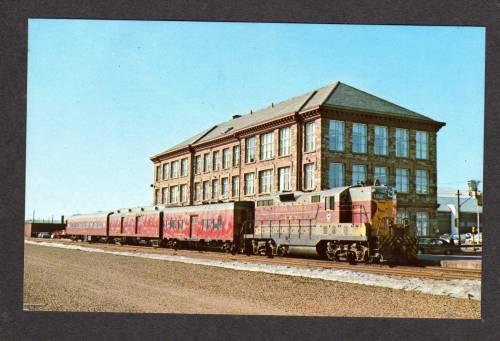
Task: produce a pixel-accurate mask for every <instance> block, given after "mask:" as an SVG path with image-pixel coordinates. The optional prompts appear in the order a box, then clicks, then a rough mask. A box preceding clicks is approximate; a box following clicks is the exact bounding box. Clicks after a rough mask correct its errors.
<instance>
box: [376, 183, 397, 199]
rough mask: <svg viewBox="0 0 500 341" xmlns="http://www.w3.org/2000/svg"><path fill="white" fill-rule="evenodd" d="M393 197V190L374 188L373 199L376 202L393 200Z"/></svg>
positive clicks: (383, 187) (382, 187)
mask: <svg viewBox="0 0 500 341" xmlns="http://www.w3.org/2000/svg"><path fill="white" fill-rule="evenodd" d="M392 196H393V191H392V188H390V187H386V186H381V187H374V188H373V199H375V200H391V199H392Z"/></svg>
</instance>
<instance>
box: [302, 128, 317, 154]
mask: <svg viewBox="0 0 500 341" xmlns="http://www.w3.org/2000/svg"><path fill="white" fill-rule="evenodd" d="M315 130H316V121H308V122H305V123H304V152H305V153H309V152H314V151H315V150H316V141H315V140H316V139H315V135H316V132H315Z"/></svg>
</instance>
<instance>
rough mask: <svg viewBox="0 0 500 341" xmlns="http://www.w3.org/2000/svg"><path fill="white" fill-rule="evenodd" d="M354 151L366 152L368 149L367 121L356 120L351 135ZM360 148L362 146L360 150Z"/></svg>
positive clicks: (358, 152) (357, 152)
mask: <svg viewBox="0 0 500 341" xmlns="http://www.w3.org/2000/svg"><path fill="white" fill-rule="evenodd" d="M351 146H352V152H353V153H356V154H366V153H367V149H368V127H367V125H366V124H365V123H358V122H354V123H353V124H352V136H351ZM358 148H360V149H359V150H358Z"/></svg>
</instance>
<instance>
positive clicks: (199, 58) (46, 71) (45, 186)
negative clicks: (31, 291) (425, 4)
mask: <svg viewBox="0 0 500 341" xmlns="http://www.w3.org/2000/svg"><path fill="white" fill-rule="evenodd" d="M28 48H29V51H28V101H27V103H28V109H27V115H28V129H27V173H26V216H27V217H31V216H32V215H33V210H35V216H36V217H37V218H43V217H45V218H48V217H50V216H51V215H54V216H55V217H58V216H60V215H61V214H65V215H71V214H74V213H77V212H80V213H83V212H91V211H96V210H104V209H116V208H119V207H128V206H137V205H148V204H150V203H151V200H152V192H151V191H152V190H151V188H150V187H149V184H150V183H151V182H152V175H153V167H152V164H151V162H150V160H149V157H150V156H151V155H153V154H155V153H158V152H160V151H163V150H165V149H167V148H168V147H170V146H172V145H174V144H176V143H178V142H180V141H181V140H183V139H185V138H188V137H190V136H191V135H194V134H196V133H198V132H199V131H201V130H203V129H205V128H206V127H207V126H210V125H213V124H216V123H218V122H221V121H225V120H227V119H229V118H230V117H231V116H232V115H233V114H235V113H248V112H249V111H250V110H256V109H259V108H262V107H266V106H268V105H269V104H270V103H271V102H278V101H281V100H285V99H288V98H290V97H293V96H296V95H300V94H302V93H305V92H307V91H310V90H312V89H315V88H318V87H321V86H324V85H327V84H330V83H332V82H335V81H337V80H340V81H342V82H344V83H347V84H349V85H352V86H354V87H356V88H358V89H361V90H364V91H367V92H369V93H372V94H374V95H377V96H379V97H382V98H384V99H387V100H389V101H392V102H395V103H397V104H399V105H401V106H404V107H406V108H409V109H411V110H414V111H416V112H419V113H422V114H424V115H427V116H430V117H431V118H433V119H435V120H439V121H444V122H446V126H445V127H444V128H443V129H442V130H441V131H440V132H439V134H438V185H439V186H443V187H451V188H465V187H466V180H467V179H471V178H474V179H480V180H482V174H483V121H484V119H483V117H484V67H485V66H484V58H485V50H484V49H485V29H484V28H478V27H425V26H366V25H310V24H254V23H201V22H200V23H196V22H159V21H154V22H148V21H93V20H47V19H35V20H29V35H28Z"/></svg>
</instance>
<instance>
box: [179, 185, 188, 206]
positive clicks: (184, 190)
mask: <svg viewBox="0 0 500 341" xmlns="http://www.w3.org/2000/svg"><path fill="white" fill-rule="evenodd" d="M179 191H180V197H181V202H186V201H187V186H186V185H180V186H179Z"/></svg>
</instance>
